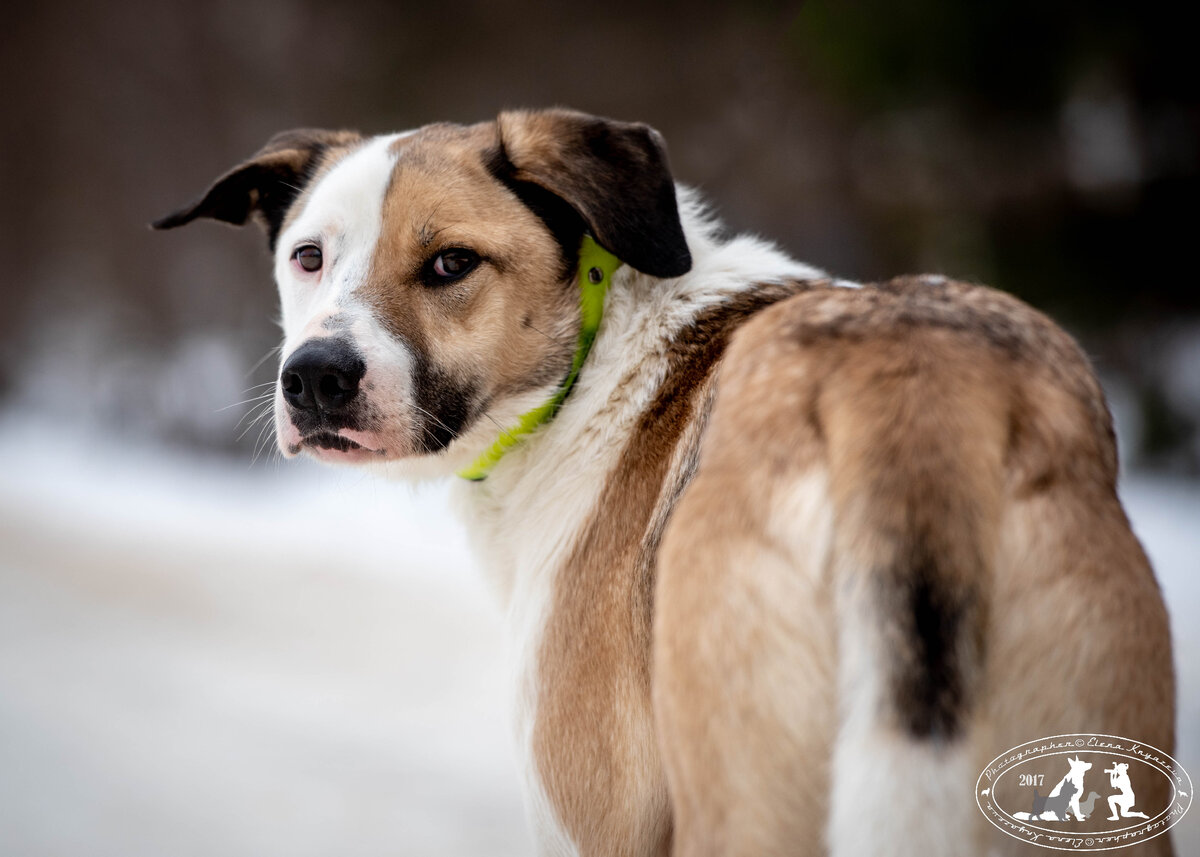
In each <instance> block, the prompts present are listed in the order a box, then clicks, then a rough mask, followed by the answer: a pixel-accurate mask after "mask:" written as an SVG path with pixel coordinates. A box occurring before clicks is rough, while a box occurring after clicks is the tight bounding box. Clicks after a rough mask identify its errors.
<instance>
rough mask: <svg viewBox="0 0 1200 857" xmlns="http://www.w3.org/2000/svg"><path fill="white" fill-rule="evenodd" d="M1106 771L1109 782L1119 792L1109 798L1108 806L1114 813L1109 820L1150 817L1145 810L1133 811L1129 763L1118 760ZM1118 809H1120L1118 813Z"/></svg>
mask: <svg viewBox="0 0 1200 857" xmlns="http://www.w3.org/2000/svg"><path fill="white" fill-rule="evenodd" d="M1104 773H1106V774H1108V782H1109V785H1111V786H1112V787H1113V788H1114V789H1116V790H1117V791H1118V792H1119V794H1115V795H1113V796H1112V797H1110V798H1109V799H1108V808H1109V809H1110V810H1112V815H1110V816H1109V817H1108V820H1109V821H1117V820H1118V819H1119V818H1149V817H1150V816H1148V815H1146V813H1144V812H1134V811H1133V803H1134V796H1133V783H1131V782H1130V781H1129V763H1128V762H1118V763H1117V764H1115V765H1113V766H1112V767H1111V768H1105V769H1104ZM1118 810H1120V812H1119V814H1118Z"/></svg>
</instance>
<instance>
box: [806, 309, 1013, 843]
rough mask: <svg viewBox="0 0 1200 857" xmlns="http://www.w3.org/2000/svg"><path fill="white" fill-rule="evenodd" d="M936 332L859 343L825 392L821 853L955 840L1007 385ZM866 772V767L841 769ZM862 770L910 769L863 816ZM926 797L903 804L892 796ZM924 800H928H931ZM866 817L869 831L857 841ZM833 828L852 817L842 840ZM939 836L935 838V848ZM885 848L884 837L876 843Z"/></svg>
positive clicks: (971, 770)
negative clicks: (880, 811) (831, 748)
mask: <svg viewBox="0 0 1200 857" xmlns="http://www.w3.org/2000/svg"><path fill="white" fill-rule="evenodd" d="M964 347H965V346H964V345H962V344H961V341H960V340H958V339H957V338H956V337H955V336H954V335H953V334H952V333H951V332H949V331H945V330H941V331H938V330H928V331H917V332H914V333H913V334H912V335H910V336H908V337H906V338H904V339H897V340H896V341H894V342H892V343H890V344H889V343H888V342H886V341H884V342H880V343H872V347H871V349H869V350H867V349H859V350H857V352H856V357H857V360H856V361H854V362H849V363H844V364H843V365H842V367H841V368H840V371H838V372H837V373H836V374H837V377H836V381H837V383H836V384H833V383H831V384H830V385H829V386H828V387H827V388H826V389H825V391H824V392H823V395H822V398H823V401H822V407H821V408H820V415H821V417H822V419H824V420H825V421H827V422H828V424H829V425H828V427H827V431H825V432H824V434H825V437H826V438H827V441H826V444H827V445H826V454H827V464H828V467H829V477H830V482H829V484H830V493H831V500H832V504H833V510H834V533H833V556H832V562H833V578H834V580H835V585H836V586H837V596H836V598H837V612H838V627H839V632H838V633H839V637H838V648H839V667H838V669H839V675H838V697H839V706H840V712H839V714H840V722H841V728H840V732H839V736H838V741H837V746H836V748H835V767H834V770H835V771H836V772H837V773H836V775H835V786H834V807H833V814H834V817H833V825H832V830H833V831H834V842H833V844H834V845H835V848H834V853H837V854H841V853H864V854H865V853H884V852H887V853H900V852H898V851H897V850H896V849H897V847H899V848H901V849H903V846H900V845H897V843H900V842H905V841H907V842H910V843H913V844H914V847H915V846H916V845H917V844H919V846H920V849H921V853H926V854H941V853H946V854H951V853H957V850H958V849H959V848H961V844H962V842H963V841H965V840H964V839H956V837H959V836H962V835H963V834H965V833H967V831H966V830H963V827H968V826H971V825H972V824H973V821H974V819H968V818H966V817H964V818H963V819H961V824H958V823H955V821H954V819H952V818H949V817H947V815H946V810H948V809H949V808H951V807H969V808H970V809H971V810H973V809H974V807H973V806H972V803H971V801H970V799H969V795H970V794H971V793H972V790H973V788H974V781H975V777H976V776H977V774H978V764H979V762H978V760H976V759H974V757H973V756H972V755H971V751H970V750H969V749H968V747H969V745H970V742H969V741H968V740H966V735H967V733H968V732H969V731H970V729H971V725H972V720H973V714H974V713H975V710H976V706H977V703H978V691H979V677H980V673H981V670H982V647H983V631H984V621H985V617H986V613H987V602H988V586H987V581H988V580H989V579H990V576H991V575H990V564H991V561H992V560H991V558H992V556H993V553H994V545H995V543H996V533H997V530H998V525H999V519H1000V507H1001V501H1002V496H1003V489H1004V453H1005V448H1006V447H1005V444H1006V432H1007V430H1008V420H1007V416H1006V413H1007V411H1006V401H1005V397H1004V392H1003V390H1001V389H1000V388H999V386H998V385H997V384H996V383H995V378H994V377H989V375H990V373H989V371H988V369H987V366H986V365H984V364H981V363H980V361H979V359H978V358H979V355H978V349H973V350H967V351H966V353H961V352H962V351H963V349H964ZM855 770H858V771H864V772H866V773H865V774H864V775H859V774H855V773H853V771H855ZM869 782H874V783H879V782H912V783H914V784H919V787H915V788H913V789H908V790H905V789H901V790H899V794H900V799H899V800H898V801H895V802H891V805H890V806H889V808H888V815H889V816H891V818H890V819H879V820H876V819H873V820H872V822H871V824H869V825H863V824H862V822H861V820H855V818H854V813H855V811H854V804H855V803H856V801H857V800H858V798H856V797H855V795H859V796H861V795H862V794H866V793H869V791H863V790H862V789H864V787H865V788H867V789H868V790H869V788H870V786H869ZM906 794H907V795H909V796H911V800H912V802H914V803H915V802H916V801H917V800H918V798H917V796H918V795H919V796H920V798H919V800H920V801H921V803H923V804H925V805H923V806H918V805H913V806H908V803H909V801H908V800H906V799H905V797H904V796H905V795H906ZM930 807H940V808H941V809H940V810H939V811H937V812H932V813H931V812H930V811H929V810H930ZM864 827H870V828H872V829H873V831H874V832H873V833H872V834H871V835H870V839H871V841H870V842H864V841H862V839H861V835H862V834H861V830H862V828H864ZM838 831H849V832H848V833H847V834H846V835H847V836H849V837H850V840H849V841H843V842H841V843H839V842H838V841H837V837H838V836H839V833H838ZM938 843H944V845H945V848H944V849H939V847H938ZM881 848H882V850H880V849H881Z"/></svg>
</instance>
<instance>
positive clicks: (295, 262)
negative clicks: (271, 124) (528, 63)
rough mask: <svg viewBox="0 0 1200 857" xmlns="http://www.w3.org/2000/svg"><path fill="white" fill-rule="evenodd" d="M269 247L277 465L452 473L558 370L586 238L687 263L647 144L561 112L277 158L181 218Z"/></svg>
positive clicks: (166, 223) (629, 127) (653, 269)
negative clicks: (393, 465)
mask: <svg viewBox="0 0 1200 857" xmlns="http://www.w3.org/2000/svg"><path fill="white" fill-rule="evenodd" d="M252 216H253V217H255V218H256V219H257V220H259V221H260V222H261V223H262V225H263V226H265V228H266V231H267V236H268V240H269V245H270V248H271V250H272V252H273V253H274V257H275V279H276V282H277V284H278V286H279V293H280V300H281V303H282V323H283V334H284V341H283V348H282V356H281V364H280V367H281V368H280V375H279V383H278V385H277V387H276V390H275V425H276V434H277V440H278V443H279V447H280V449H281V450H282V452H283V454H284V455H286V456H289V457H290V456H294V455H297V454H299V453H301V452H306V453H308V454H310V455H312V456H314V457H316V458H319V459H322V460H324V461H335V462H372V461H397V460H401V459H403V460H408V461H414V460H415V461H429V462H432V463H434V467H433V468H432V472H444V471H445V470H452V469H456V468H457V467H459V466H461V464H462V463H463V462H464V460H470V459H471V458H472V457H473V456H474V455H476V454H478V452H479V450H480V449H482V448H485V447H486V446H487V445H488V444H489V443H490V442H491V440H493V439H494V438H495V437H496V435H497V433H498V432H499V431H500V430H502V429H504V428H507V427H508V426H509V425H510V423H511V421H512V420H513V419H514V418H515V417H517V416H518V415H520V414H521V413H523V412H524V411H525V410H527V409H528V408H530V407H532V406H534V405H536V404H538V403H539V402H540V401H543V400H544V399H546V397H547V396H548V395H550V394H551V393H552V392H553V391H554V389H555V388H556V387H557V385H558V384H559V383H560V382H561V381H562V380H563V378H564V377H565V376H566V375H567V373H568V372H569V370H570V367H571V362H572V359H573V356H574V352H575V345H576V337H577V335H578V332H579V328H580V306H579V294H578V282H577V277H576V268H577V267H578V256H579V249H580V245H581V242H582V240H583V237H584V236H585V235H591V236H592V237H593V238H594V240H595V241H596V242H597V243H598V244H599V245H600V246H601V247H603V248H604V249H606V250H608V251H609V252H611V253H613V254H614V255H616V256H617V257H618V258H619V259H621V260H622V261H624V262H625V263H626V264H628V265H629V266H630V267H632V268H634V269H636V270H638V271H641V272H643V273H646V274H649V275H652V276H657V277H674V276H679V275H681V274H683V273H685V272H686V271H687V270H688V268H689V267H690V264H691V260H690V256H689V253H688V248H687V244H686V242H685V240H684V237H683V233H682V229H681V226H680V222H679V215H678V212H677V210H676V200H675V187H674V183H673V181H672V179H671V175H670V171H669V169H668V167H667V161H666V155H665V151H664V148H663V145H662V142H661V139H660V137H659V135H658V134H657V133H656V132H655V131H653V130H652V129H650V128H648V127H647V126H644V125H634V124H626V123H619V122H612V121H608V120H603V119H598V118H595V117H591V116H586V115H583V114H579V113H573V112H568V111H561V110H556V111H547V112H536V113H528V112H517V113H505V114H502V115H501V116H500V117H499V119H498V120H497V121H495V122H489V123H484V124H479V125H473V126H457V125H431V126H428V127H425V128H422V129H420V130H417V131H413V132H408V133H404V134H395V135H390V136H378V137H363V136H361V135H359V134H357V133H353V132H346V131H338V132H331V131H318V130H299V131H289V132H286V133H283V134H280V135H278V136H276V137H275V138H273V139H272V140H271V141H270V142H269V143H268V144H267V145H266V147H264V148H263V149H262V150H261V151H259V152H258V153H257V154H256V155H255V156H254V157H252V158H251V159H250V160H249V161H247V162H245V163H243V164H241V165H239V166H237V167H236V168H235V169H233V170H232V171H230V172H229V173H227V174H225V175H224V176H222V177H221V178H220V179H218V180H217V182H216V183H215V184H214V185H213V186H212V187H211V188H210V189H209V191H208V192H207V193H206V194H205V195H204V196H203V198H201V199H200V200H199V201H197V202H196V203H194V204H192V205H189V206H187V207H186V208H183V209H181V210H179V211H177V212H175V213H173V214H171V215H169V216H167V217H165V218H163V219H162V220H160V221H158V222H157V223H155V224H154V225H155V226H156V227H157V228H163V229H166V228H172V227H176V226H182V225H184V224H186V223H190V222H191V221H193V220H195V219H197V218H202V217H208V218H213V219H215V220H220V221H224V222H227V223H232V224H237V225H241V224H243V223H245V222H246V221H247V220H248V219H250V218H251V217H252Z"/></svg>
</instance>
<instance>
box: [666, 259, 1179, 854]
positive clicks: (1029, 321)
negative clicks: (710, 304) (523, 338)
mask: <svg viewBox="0 0 1200 857" xmlns="http://www.w3.org/2000/svg"><path fill="white" fill-rule="evenodd" d="M1115 480H1116V453H1115V447H1114V442H1113V434H1112V428H1111V424H1110V419H1109V416H1108V412H1107V409H1106V407H1105V404H1104V400H1103V396H1102V394H1101V391H1100V388H1099V386H1098V384H1097V383H1096V381H1095V378H1094V376H1093V374H1092V372H1091V369H1090V367H1089V366H1088V364H1087V361H1086V359H1085V358H1084V357H1083V355H1082V354H1081V352H1080V351H1079V349H1078V347H1077V346H1076V345H1075V344H1074V343H1073V342H1072V341H1071V339H1070V338H1069V337H1068V336H1067V335H1066V334H1064V333H1063V332H1062V331H1061V330H1060V329H1058V328H1057V327H1056V326H1054V325H1053V324H1052V323H1051V322H1049V321H1048V320H1047V319H1046V318H1045V317H1044V316H1042V315H1040V314H1039V313H1036V312H1035V311H1033V310H1031V309H1030V308H1028V307H1027V306H1025V305H1024V304H1022V303H1020V302H1019V301H1017V300H1015V299H1013V298H1011V297H1008V296H1006V295H1003V294H1001V293H998V292H995V291H992V290H989V289H983V288H976V287H970V286H964V285H961V284H956V283H947V282H945V281H943V280H941V279H940V278H937V279H928V280H926V279H917V278H913V279H903V280H897V281H893V282H891V283H888V284H885V285H883V286H877V287H868V288H864V289H861V290H848V289H833V288H816V289H813V290H810V291H807V292H805V293H803V294H800V295H798V296H796V297H794V298H792V299H790V300H788V301H785V302H783V303H782V304H779V305H776V306H775V307H772V308H770V309H768V310H765V311H764V312H762V313H761V314H760V315H758V316H757V317H755V318H754V319H753V320H752V321H751V322H749V323H748V324H746V325H745V327H744V328H743V329H742V330H741V331H740V332H739V333H738V334H737V336H736V337H735V339H734V342H733V344H732V345H731V348H730V351H729V353H728V356H727V357H726V360H725V362H724V365H723V367H722V369H721V373H720V376H719V378H718V393H717V399H716V404H715V406H714V410H713V414H712V421H711V425H710V427H709V430H708V433H707V435H706V437H705V440H704V444H703V447H702V451H701V456H700V465H699V470H698V472H697V475H696V478H695V480H694V481H693V483H692V484H691V486H690V487H689V489H688V491H687V493H686V494H685V496H684V497H683V499H682V500H681V502H680V504H679V506H678V507H677V508H676V510H675V513H674V515H673V518H672V521H671V524H670V527H669V529H668V531H667V534H666V536H665V539H664V545H663V554H662V565H661V569H660V577H659V583H658V591H657V596H656V599H655V603H656V611H657V612H656V628H655V671H654V672H655V705H656V712H657V716H658V728H659V734H660V740H661V742H662V745H663V747H664V755H665V761H666V765H667V770H668V778H669V782H670V790H671V795H672V800H673V803H674V808H675V823H676V842H677V843H678V846H679V852H678V853H681V854H706V853H713V854H717V853H746V854H750V853H755V854H770V853H799V852H802V851H804V849H805V848H807V849H808V851H807V852H805V853H809V852H811V853H821V852H822V851H823V849H825V848H829V849H830V850H832V852H833V853H834V854H884V853H887V854H900V853H909V852H911V853H914V854H943V853H944V854H958V853H967V852H970V853H982V852H983V851H984V850H985V849H986V848H987V847H989V846H990V847H991V848H993V849H1003V848H1007V847H1010V843H1009V842H1001V841H1000V840H1004V839H1007V837H1004V836H1002V835H999V834H997V833H996V832H995V831H993V830H992V829H991V828H989V827H988V826H987V825H986V822H985V820H984V819H983V817H982V816H981V815H980V814H979V813H978V811H977V810H976V809H975V807H974V801H973V800H971V799H970V795H971V794H972V789H973V786H974V782H975V779H976V777H977V776H978V773H979V771H980V770H981V769H982V768H983V766H984V765H985V764H986V762H987V761H988V760H989V759H991V758H992V757H994V756H995V755H996V754H997V753H999V752H1001V751H1002V750H1004V749H1005V748H1007V747H1011V746H1014V745H1017V744H1020V743H1023V742H1025V741H1029V740H1032V739H1035V738H1038V737H1041V736H1049V735H1056V734H1061V733H1066V732H1079V731H1090V732H1102V733H1109V734H1116V735H1130V736H1134V737H1136V738H1137V739H1139V740H1142V741H1145V742H1146V743H1148V744H1153V745H1155V746H1158V747H1161V748H1164V749H1166V750H1167V751H1168V752H1169V751H1170V748H1171V746H1172V744H1173V735H1174V723H1173V715H1172V700H1173V698H1174V685H1173V674H1172V666H1171V656H1170V643H1169V637H1168V630H1167V619H1166V614H1165V609H1164V606H1163V603H1162V599H1161V596H1160V594H1159V591H1158V588H1157V585H1156V583H1155V580H1154V577H1153V574H1152V572H1151V570H1150V568H1149V565H1148V563H1147V561H1146V559H1145V556H1144V554H1143V553H1142V550H1141V548H1140V546H1139V545H1138V543H1137V540H1136V539H1135V538H1134V536H1133V534H1132V533H1131V531H1130V528H1129V525H1128V521H1127V519H1126V518H1125V515H1124V512H1123V511H1122V508H1121V506H1120V503H1119V501H1118V499H1117V496H1116V491H1115ZM1063 640H1070V641H1072V644H1071V645H1070V646H1064V645H1061V641H1063ZM698 692H699V693H698ZM701 694H702V697H701ZM696 698H705V699H707V700H714V701H715V704H714V705H712V706H706V707H705V708H698V707H696V706H695V705H692V704H690V703H689V700H694V699H696ZM882 783H887V784H890V786H892V788H889V794H890V797H889V799H888V800H886V801H880V800H874V799H871V798H872V796H876V797H877V796H878V795H879V793H880V792H879V788H880V784H882ZM906 783H907V784H910V785H911V788H905V785H904V784H906ZM864 807H872V809H870V810H869V811H865V810H864ZM993 834H995V835H994V836H993ZM973 841H975V842H977V844H978V847H972V846H968V845H967V844H966V843H969V842H973ZM1010 842H1011V843H1012V845H1011V847H1012V848H1014V849H1017V848H1020V847H1024V846H1020V845H1018V844H1017V843H1016V840H1010ZM1155 842H1160V843H1161V844H1160V845H1155V844H1154V843H1153V842H1152V843H1148V847H1150V848H1152V849H1154V848H1158V849H1159V850H1158V851H1154V850H1151V851H1150V852H1147V853H1165V852H1168V851H1169V847H1170V846H1169V843H1168V842H1167V841H1166V837H1162V838H1161V839H1160V840H1155Z"/></svg>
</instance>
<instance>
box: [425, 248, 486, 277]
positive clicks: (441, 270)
mask: <svg viewBox="0 0 1200 857" xmlns="http://www.w3.org/2000/svg"><path fill="white" fill-rule="evenodd" d="M478 264H479V254H477V253H474V252H472V251H470V250H461V249H459V250H447V251H445V252H444V253H439V254H438V255H437V257H435V258H434V260H433V265H431V266H430V270H431V271H432V272H433V278H434V280H435V281H437V280H440V281H444V282H446V281H450V280H457V279H458V278H459V277H465V276H466V275H467V274H469V273H471V271H473V270H475V266H476V265H478Z"/></svg>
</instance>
